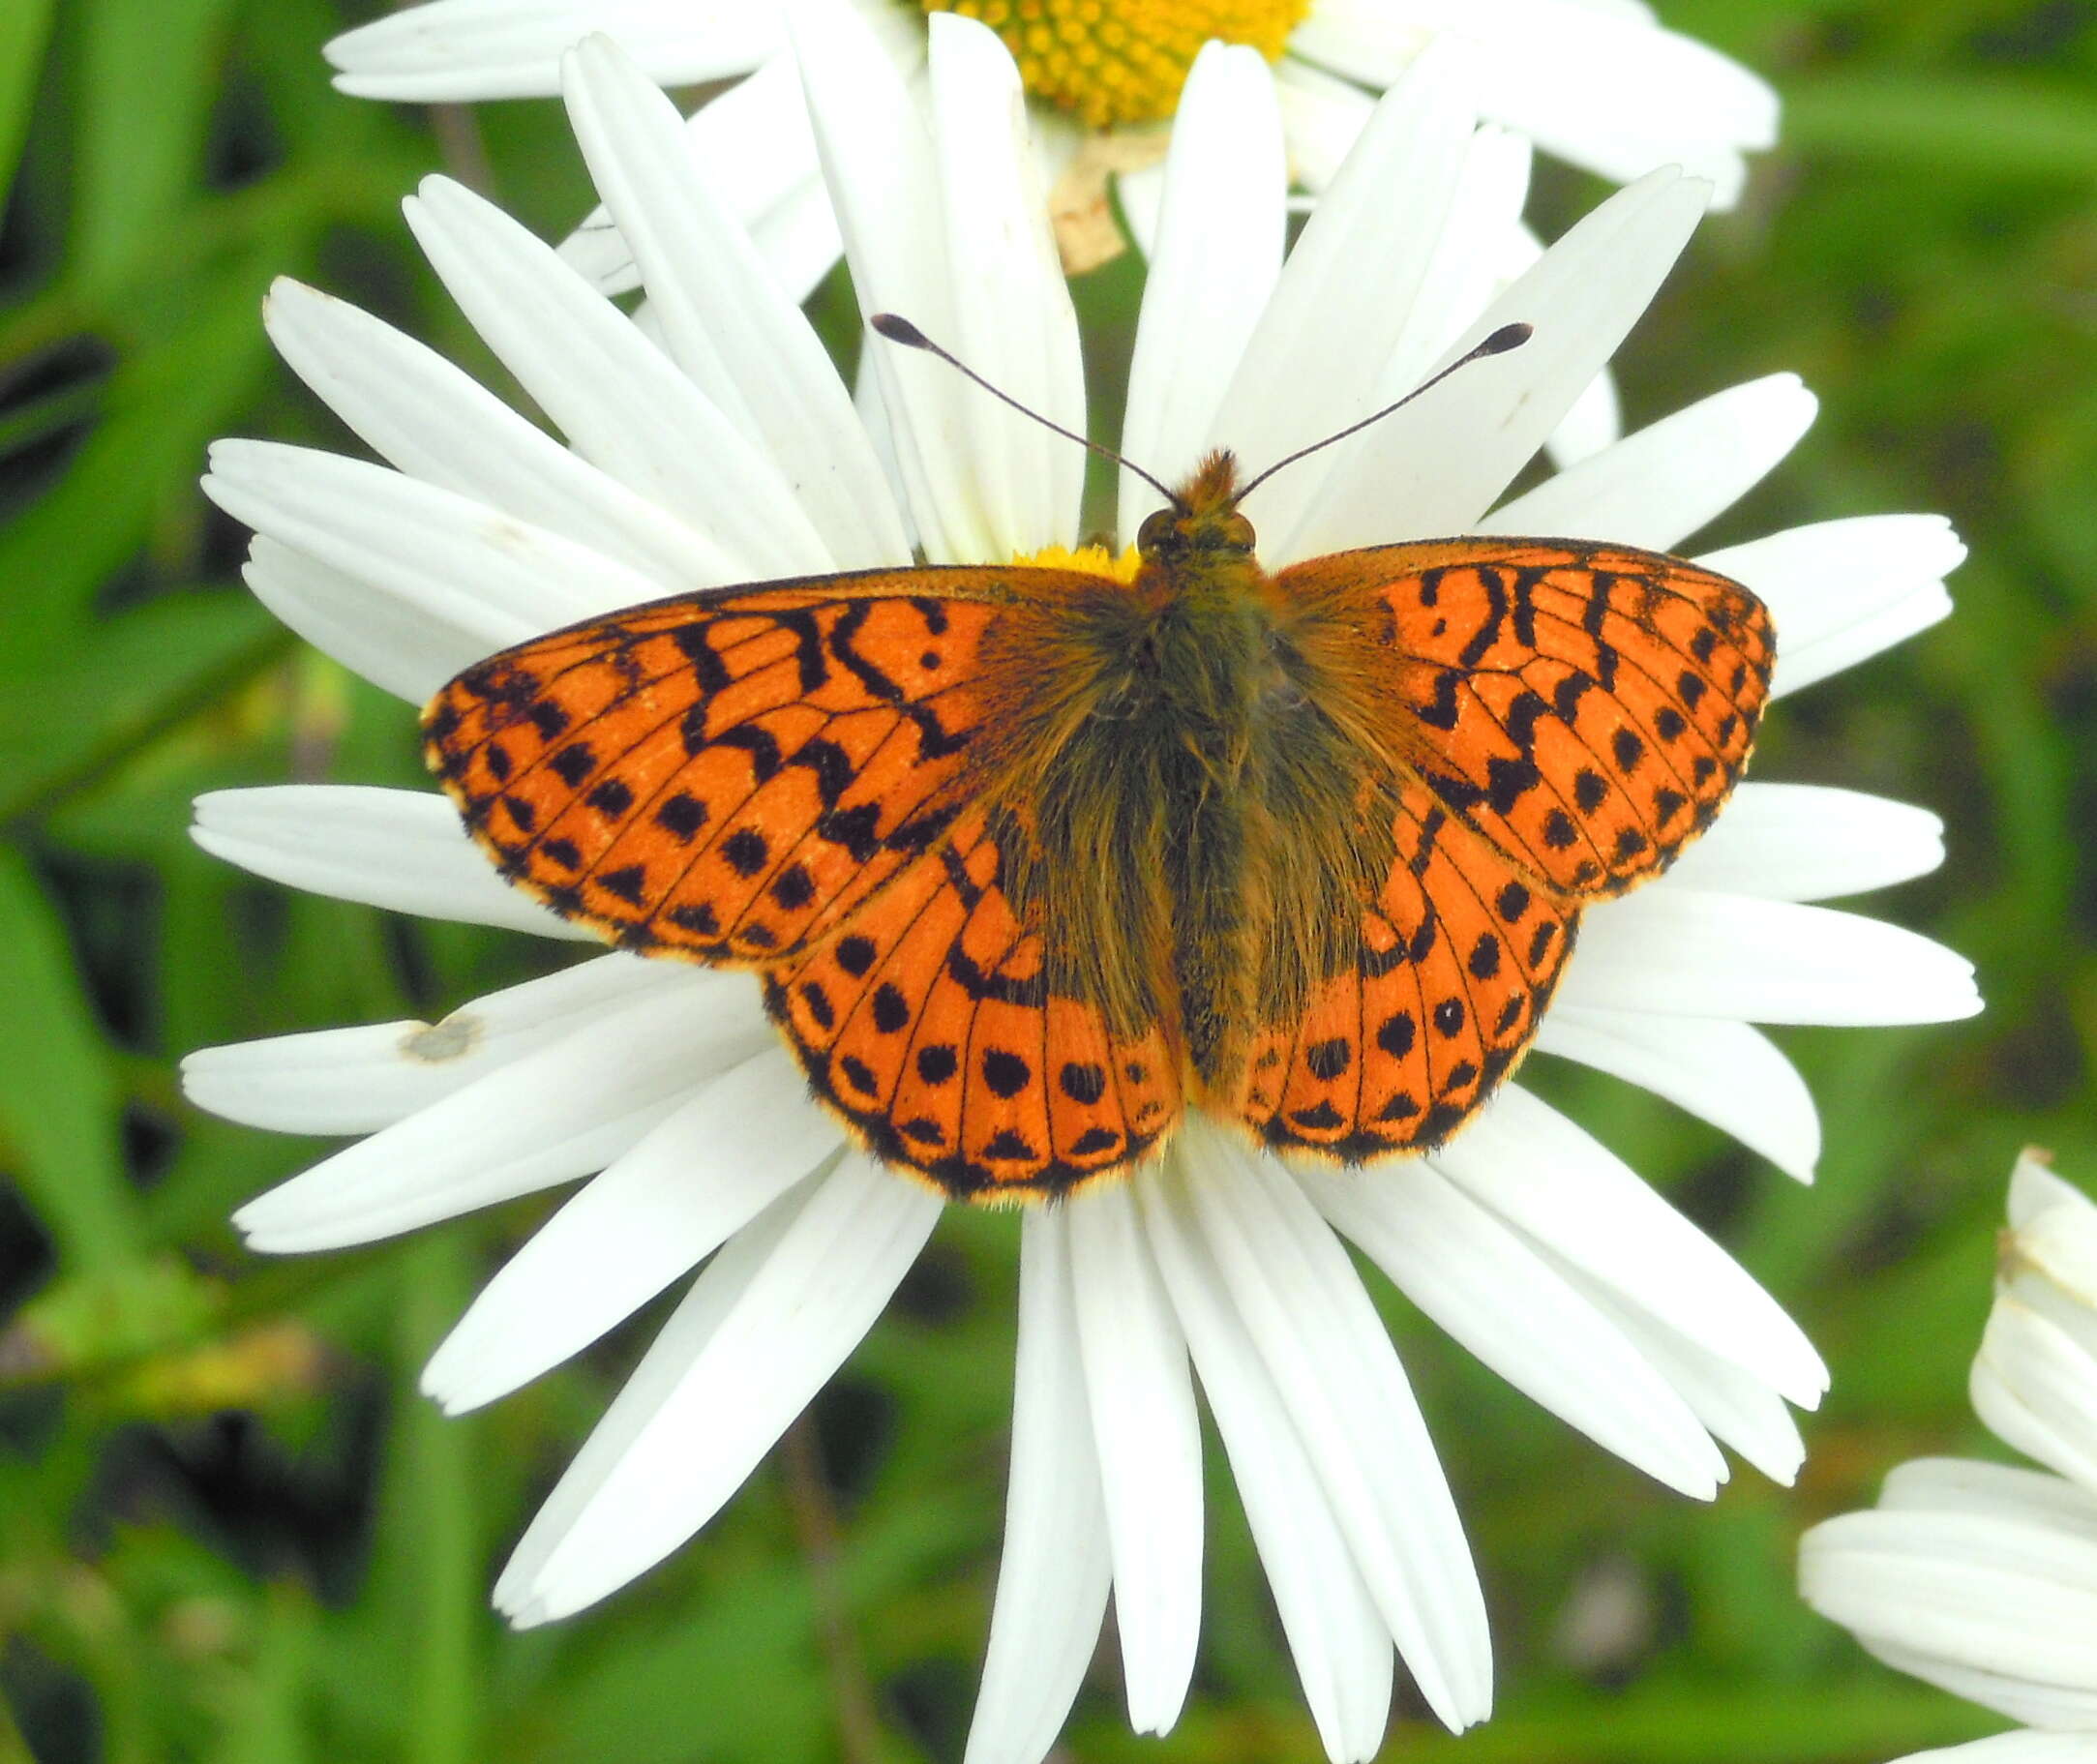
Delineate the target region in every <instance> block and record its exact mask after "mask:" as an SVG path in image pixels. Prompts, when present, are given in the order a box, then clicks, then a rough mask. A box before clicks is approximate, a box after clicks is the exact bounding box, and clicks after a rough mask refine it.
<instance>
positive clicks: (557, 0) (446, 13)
mask: <svg viewBox="0 0 2097 1764" xmlns="http://www.w3.org/2000/svg"><path fill="white" fill-rule="evenodd" d="M779 28H780V27H779V9H778V8H777V6H776V5H774V4H772V0H741V3H740V4H737V5H735V6H733V7H710V8H708V9H707V11H706V15H705V28H704V29H703V30H695V29H694V28H693V20H692V17H691V15H690V11H689V9H688V8H685V7H682V6H677V5H672V4H666V0H433V3H432V4H428V5H422V6H407V7H403V8H402V9H401V10H400V11H399V12H397V13H394V14H392V15H390V16H387V17H384V18H374V20H373V21H372V22H371V23H370V24H366V25H360V26H359V27H358V28H357V29H355V30H353V31H345V32H344V33H343V34H342V35H341V36H340V37H337V38H335V39H334V40H333V41H332V42H330V43H329V44H328V45H326V47H325V49H324V50H323V53H324V54H325V55H326V56H327V58H328V61H329V63H330V65H331V66H333V67H334V68H335V70H336V75H335V83H336V86H337V87H338V88H339V89H340V90H342V91H345V92H347V93H348V94H350V96H351V97H353V98H392V99H404V100H407V101H410V102H424V103H427V102H431V101H436V102H449V101H453V100H470V99H480V98H533V97H539V96H543V95H546V94H550V93H554V92H557V91H559V90H560V57H561V53H562V51H563V50H565V49H567V48H568V47H570V46H571V45H573V44H574V43H575V42H576V40H577V39H578V38H581V37H586V36H587V35H589V33H590V32H592V31H604V32H607V33H609V34H610V35H612V36H614V37H616V38H617V39H618V40H619V41H620V42H621V43H623V44H625V45H626V46H627V48H628V50H629V51H630V52H631V53H632V54H634V55H635V56H637V57H638V58H639V59H640V61H641V63H642V65H643V66H644V67H645V68H646V69H647V70H648V74H649V75H650V77H652V78H654V79H655V80H656V81H658V82H659V83H660V84H663V85H673V86H677V85H698V84H700V83H702V82H704V81H705V80H709V79H721V78H723V77H725V76H727V75H734V74H740V73H743V72H745V71H746V70H748V69H750V68H753V67H755V66H756V65H757V64H758V63H759V62H760V61H762V60H764V57H765V56H766V55H768V54H770V53H771V52H773V51H774V50H775V49H776V48H777V47H778V45H779Z"/></svg>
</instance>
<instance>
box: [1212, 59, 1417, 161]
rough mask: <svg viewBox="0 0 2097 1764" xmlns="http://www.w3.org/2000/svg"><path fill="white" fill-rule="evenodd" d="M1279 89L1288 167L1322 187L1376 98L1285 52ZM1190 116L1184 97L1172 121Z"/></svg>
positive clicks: (1278, 66) (1351, 148) (1349, 149)
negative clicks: (1285, 133) (1286, 143)
mask: <svg viewBox="0 0 2097 1764" xmlns="http://www.w3.org/2000/svg"><path fill="white" fill-rule="evenodd" d="M1274 93H1275V97H1276V98H1277V99H1279V101H1280V104H1281V122H1282V127H1283V129H1284V130H1286V131H1287V135H1288V145H1289V171H1290V173H1291V175H1292V176H1293V177H1294V178H1295V180H1296V181H1297V182H1298V183H1300V184H1302V185H1303V186H1304V187H1305V188H1306V189H1309V190H1317V191H1323V190H1324V189H1326V188H1327V186H1329V185H1330V184H1331V183H1332V182H1333V178H1334V177H1336V176H1337V175H1338V173H1339V168H1340V166H1341V165H1342V164H1345V162H1346V159H1347V156H1348V154H1350V153H1352V152H1353V151H1354V145H1355V142H1356V141H1358V140H1360V139H1361V138H1362V131H1363V130H1364V129H1366V128H1367V127H1368V126H1369V118H1370V116H1372V115H1373V114H1374V113H1375V110H1376V101H1375V99H1373V98H1371V97H1370V96H1369V95H1368V94H1367V93H1366V92H1364V91H1363V89H1362V88H1361V87H1360V86H1358V85H1356V84H1355V83H1354V82H1353V81H1352V80H1348V79H1339V78H1336V77H1335V76H1334V75H1331V74H1328V73H1327V72H1326V71H1325V70H1324V69H1323V68H1319V67H1314V66H1312V65H1311V64H1310V63H1309V62H1307V61H1303V60H1301V59H1299V58H1298V57H1296V56H1294V55H1284V56H1283V57H1282V58H1281V60H1280V61H1279V62H1277V63H1276V64H1275V66H1274ZM1185 117H1186V111H1185V105H1184V104H1183V105H1182V106H1181V112H1180V115H1179V116H1178V117H1177V118H1176V119H1175V121H1174V125H1173V126H1174V129H1175V130H1176V131H1177V130H1179V129H1183V128H1184V127H1185V126H1186V121H1185Z"/></svg>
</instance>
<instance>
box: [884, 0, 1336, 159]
mask: <svg viewBox="0 0 2097 1764" xmlns="http://www.w3.org/2000/svg"><path fill="white" fill-rule="evenodd" d="M919 3H920V4H921V5H922V6H923V7H924V9H925V11H926V12H928V13H945V12H954V13H961V14H963V15H966V16H968V17H971V18H977V19H980V20H981V21H982V22H983V23H985V24H987V25H989V26H990V28H991V29H992V30H994V31H996V32H997V33H998V35H999V36H1000V37H1002V38H1004V44H1005V47H1007V48H1008V49H1010V50H1011V51H1012V54H1013V55H1014V57H1015V58H1016V59H1017V60H1018V62H1019V72H1020V77H1021V78H1022V79H1023V80H1025V81H1026V84H1027V90H1028V91H1030V92H1032V93H1033V94H1034V96H1035V97H1036V98H1038V99H1040V100H1042V101H1043V102H1044V103H1046V104H1051V105H1056V106H1057V108H1059V109H1062V110H1068V111H1069V112H1070V113H1071V114H1072V115H1074V116H1075V117H1076V118H1077V119H1078V120H1079V121H1080V122H1082V123H1084V124H1086V125H1087V126H1089V127H1091V128H1093V129H1111V128H1114V127H1116V126H1117V125H1119V124H1122V123H1154V122H1162V121H1164V120H1165V118H1167V117H1169V116H1170V115H1171V114H1172V113H1173V110H1174V108H1175V106H1177V105H1178V104H1179V102H1180V88H1181V87H1182V86H1183V85H1184V84H1185V83H1186V75H1187V70H1188V69H1189V68H1191V67H1192V66H1193V65H1194V56H1195V54H1196V53H1197V51H1199V49H1200V48H1201V46H1202V45H1203V44H1205V43H1207V42H1208V41H1209V40H1210V39H1211V38H1212V37H1218V38H1221V39H1222V40H1223V41H1224V42H1225V43H1242V44H1246V45H1250V46H1251V47H1253V48H1255V49H1258V50H1259V51H1260V53H1261V54H1262V55H1265V56H1266V57H1267V59H1268V60H1269V61H1273V60H1276V59H1278V58H1279V56H1280V54H1281V49H1282V45H1283V44H1285V43H1286V42H1287V41H1288V38H1289V33H1290V32H1291V31H1292V30H1294V29H1295V28H1296V26H1297V23H1298V21H1299V20H1300V19H1301V18H1302V17H1303V15H1304V14H1305V13H1307V12H1308V11H1309V10H1310V0H919Z"/></svg>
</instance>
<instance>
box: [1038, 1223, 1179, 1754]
mask: <svg viewBox="0 0 2097 1764" xmlns="http://www.w3.org/2000/svg"><path fill="white" fill-rule="evenodd" d="M1064 1211H1065V1216H1066V1218H1067V1221H1068V1223H1067V1231H1068V1234H1069V1235H1068V1241H1069V1254H1070V1279H1071V1286H1072V1290H1073V1293H1074V1294H1075V1299H1076V1308H1077V1323H1078V1342H1079V1346H1080V1347H1081V1349H1082V1350H1083V1356H1084V1367H1085V1388H1086V1393H1087V1396H1088V1398H1089V1400H1090V1403H1091V1409H1092V1420H1093V1443H1094V1446H1095V1449H1096V1450H1097V1451H1098V1453H1099V1477H1100V1482H1101V1485H1102V1487H1103V1488H1104V1490H1105V1493H1106V1509H1107V1536H1108V1540H1109V1542H1110V1545H1111V1548H1112V1556H1113V1563H1114V1609H1115V1618H1116V1628H1117V1629H1120V1631H1121V1636H1122V1661H1123V1677H1124V1679H1125V1682H1126V1684H1127V1689H1128V1721H1129V1725H1130V1726H1131V1727H1133V1728H1134V1729H1135V1730H1136V1731H1137V1732H1138V1733H1169V1732H1170V1731H1171V1730H1172V1727H1173V1724H1174V1723H1175V1722H1176V1721H1177V1720H1178V1719H1180V1709H1181V1705H1182V1704H1183V1702H1184V1701H1185V1700H1186V1689H1187V1685H1188V1682H1189V1681H1190V1680H1191V1678H1192V1677H1193V1673H1194V1649H1195V1644H1196V1641H1197V1640H1198V1638H1199V1636H1200V1633H1201V1563H1202V1480H1201V1425H1200V1422H1199V1421H1198V1420H1196V1418H1195V1413H1194V1387H1193V1382H1192V1380H1191V1378H1190V1376H1189V1374H1188V1371H1187V1360H1186V1343H1185V1341H1184V1340H1183V1338H1182V1337H1181V1334H1180V1326H1179V1324H1178V1323H1177V1322H1175V1321H1174V1318H1173V1311H1172V1304H1171V1301H1169V1300H1168V1299H1167V1298H1166V1296H1165V1288H1164V1285H1163V1283H1162V1281H1161V1280H1160V1279H1159V1276H1158V1271H1157V1267H1156V1264H1155V1263H1154V1262H1153V1259H1152V1256H1151V1251H1150V1248H1149V1246H1148V1245H1147V1244H1146V1242H1145V1241H1144V1234H1143V1227H1142V1222H1141V1221H1140V1220H1139V1219H1138V1217H1137V1214H1136V1205H1135V1201H1134V1198H1133V1197H1132V1196H1131V1194H1130V1193H1129V1189H1128V1186H1127V1184H1125V1183H1123V1184H1116V1185H1104V1184H1103V1185H1101V1186H1100V1187H1099V1188H1097V1189H1096V1190H1094V1191H1093V1192H1092V1193H1089V1194H1085V1195H1081V1196H1079V1197H1078V1198H1077V1199H1075V1200H1073V1201H1071V1202H1069V1203H1067V1205H1066V1207H1065V1209H1064Z"/></svg>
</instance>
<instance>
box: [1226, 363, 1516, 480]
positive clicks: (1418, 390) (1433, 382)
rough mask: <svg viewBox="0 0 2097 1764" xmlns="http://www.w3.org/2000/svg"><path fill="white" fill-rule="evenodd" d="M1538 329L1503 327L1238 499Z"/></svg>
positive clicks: (1303, 451) (1300, 452) (1292, 458)
mask: <svg viewBox="0 0 2097 1764" xmlns="http://www.w3.org/2000/svg"><path fill="white" fill-rule="evenodd" d="M1535 330H1536V327H1535V326H1534V325H1526V324H1504V325H1502V326H1501V327H1500V328H1499V329H1498V330H1497V331H1495V332H1494V333H1493V334H1492V335H1491V336H1490V337H1488V338H1486V339H1485V340H1484V341H1483V343H1481V344H1478V345H1477V346H1476V347H1475V348H1473V349H1471V350H1469V351H1468V352H1467V353H1465V354H1463V355H1460V356H1458V357H1457V358H1456V359H1455V360H1454V361H1453V362H1451V363H1450V364H1449V366H1448V367H1446V368H1444V369H1443V370H1442V371H1441V373H1439V374H1435V375H1434V377H1433V378H1432V379H1428V380H1423V381H1422V382H1421V383H1420V384H1419V385H1417V386H1415V387H1414V388H1413V389H1412V390H1411V391H1410V392H1408V393H1407V394H1406V395H1405V396H1404V397H1403V398H1401V399H1396V400H1394V401H1393V402H1392V403H1391V404H1386V405H1385V406H1384V407H1383V408H1382V409H1381V410H1378V411H1375V412H1374V413H1372V414H1371V415H1368V416H1365V417H1363V419H1362V420H1361V421H1360V422H1359V423H1349V424H1348V425H1347V427H1346V428H1344V429H1342V430H1341V431H1340V432H1339V433H1338V434H1329V435H1327V436H1326V437H1325V439H1324V440H1322V441H1313V442H1311V444H1310V445H1309V446H1308V447H1299V448H1298V449H1297V450H1296V451H1295V452H1294V453H1292V454H1290V455H1288V456H1287V457H1286V458H1284V459H1279V460H1276V461H1275V462H1274V463H1273V464H1272V465H1270V466H1269V467H1268V468H1267V469H1266V470H1265V471H1263V472H1261V473H1260V475H1259V476H1258V477H1256V478H1254V479H1253V480H1252V481H1251V482H1250V483H1249V484H1247V485H1245V486H1244V487H1243V489H1242V490H1240V491H1239V493H1238V500H1239V501H1241V502H1243V500H1244V499H1245V498H1246V497H1247V496H1249V495H1250V494H1251V493H1253V492H1254V491H1255V490H1257V489H1259V487H1260V486H1261V485H1263V484H1265V483H1266V482H1267V480H1268V479H1270V478H1271V477H1273V475H1274V474H1275V473H1276V472H1277V471H1279V470H1280V469H1281V468H1282V467H1283V466H1284V465H1294V464H1295V463H1297V461H1299V460H1301V459H1303V458H1304V457H1305V456H1307V455H1309V454H1314V453H1316V452H1317V451H1318V450H1319V449H1320V448H1321V447H1330V446H1332V445H1333V442H1334V441H1344V440H1345V439H1346V438H1347V437H1348V436H1349V435H1351V434H1360V433H1361V432H1362V431H1363V430H1364V429H1366V428H1367V427H1368V426H1369V425H1370V424H1371V423H1380V422H1382V421H1383V420H1384V418H1385V417H1387V416H1389V415H1390V414H1391V413H1392V412H1393V410H1402V409H1403V408H1404V407H1405V406H1406V405H1407V404H1411V403H1412V402H1413V401H1414V400H1415V399H1416V398H1418V397H1420V395H1421V394H1422V393H1423V392H1432V391H1433V390H1434V388H1435V387H1437V386H1439V385H1440V384H1441V383H1442V382H1443V381H1444V380H1445V379H1447V378H1448V377H1449V376H1450V375H1451V374H1453V373H1455V372H1456V370H1457V369H1458V368H1468V367H1469V366H1470V365H1471V364H1472V363H1473V362H1475V361H1483V360H1484V359H1485V357H1486V356H1488V355H1505V354H1506V353H1507V352H1508V351H1509V350H1510V349H1518V348H1520V347H1521V346H1522V344H1525V343H1527V342H1528V341H1529V339H1530V337H1531V336H1532V335H1533V334H1534V332H1535Z"/></svg>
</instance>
